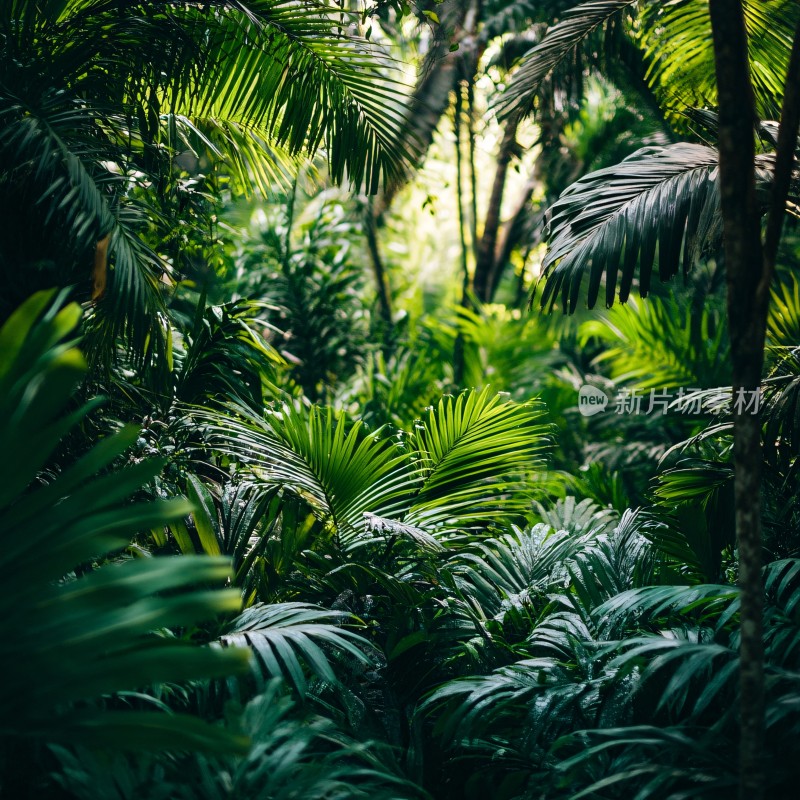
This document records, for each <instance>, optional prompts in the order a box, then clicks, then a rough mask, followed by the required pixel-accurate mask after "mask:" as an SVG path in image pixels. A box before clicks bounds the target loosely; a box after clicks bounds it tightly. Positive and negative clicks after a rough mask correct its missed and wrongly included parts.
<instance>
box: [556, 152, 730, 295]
mask: <svg viewBox="0 0 800 800" xmlns="http://www.w3.org/2000/svg"><path fill="white" fill-rule="evenodd" d="M716 171H717V152H716V150H714V149H712V148H710V147H704V146H702V145H695V144H675V145H671V146H669V147H654V148H643V149H641V150H637V151H636V152H635V153H634V154H633V155H631V156H629V157H628V158H626V159H625V160H624V161H623V162H622V163H621V164H619V165H618V166H614V167H608V168H606V169H602V170H599V171H598V172H594V173H591V174H589V175H587V176H585V177H583V178H581V179H580V180H579V181H578V182H577V183H574V184H573V185H572V186H571V187H570V188H569V189H567V191H566V192H564V194H563V195H562V196H561V197H560V198H559V200H558V201H557V202H556V203H555V204H554V206H553V208H552V218H551V220H550V222H549V248H548V252H547V256H546V257H545V259H544V261H543V264H542V266H543V271H544V274H545V275H546V277H547V282H546V284H545V288H544V291H543V293H542V307H545V306H547V305H548V304H549V305H550V307H552V306H553V304H554V303H555V298H556V296H557V295H558V294H559V292H560V293H561V300H562V305H563V307H564V310H567V309H569V310H570V311H574V310H575V307H576V306H577V303H578V296H579V292H580V287H581V281H582V278H583V275H584V273H586V272H589V293H588V304H589V306H590V307H592V306H593V305H594V303H595V301H596V300H597V295H598V292H599V288H600V281H601V278H602V277H603V274H604V273H605V276H606V292H605V300H606V305H607V306H611V305H612V304H613V302H614V297H615V294H616V289H617V282H618V276H619V299H620V301H621V302H625V300H627V298H628V295H629V294H630V290H631V285H632V283H633V279H634V274H635V270H636V266H637V264H638V265H639V293H640V294H641V295H642V296H643V297H644V296H646V295H647V294H648V292H649V287H650V276H651V270H652V267H653V263H654V262H655V261H656V251H658V265H659V277H660V278H661V279H662V280H668V279H669V278H671V277H673V276H674V275H675V274H677V272H678V271H679V269H681V267H682V268H683V271H684V273H686V272H687V271H688V269H689V268H690V267H691V266H692V264H693V262H694V260H695V259H696V258H697V257H698V256H699V255H700V254H701V253H702V252H703V251H704V250H705V249H706V248H707V247H709V246H711V245H712V244H713V243H714V242H715V241H716V240H717V238H718V237H719V235H720V233H721V229H720V223H719V218H718V213H717V209H718V206H719V193H718V189H717V183H716ZM620 267H621V274H620Z"/></svg>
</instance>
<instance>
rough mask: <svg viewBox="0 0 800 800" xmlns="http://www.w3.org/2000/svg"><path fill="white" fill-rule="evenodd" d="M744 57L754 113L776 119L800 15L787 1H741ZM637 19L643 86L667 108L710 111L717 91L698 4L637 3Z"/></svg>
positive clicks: (707, 27) (702, 7) (703, 7)
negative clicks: (644, 71)
mask: <svg viewBox="0 0 800 800" xmlns="http://www.w3.org/2000/svg"><path fill="white" fill-rule="evenodd" d="M742 6H743V10H744V18H745V25H746V27H747V33H748V49H749V52H750V75H751V79H752V82H753V89H754V93H755V99H756V113H757V114H758V115H759V116H760V117H761V118H762V119H777V118H778V115H779V113H780V107H781V103H782V100H783V91H784V82H785V80H786V74H787V70H788V67H789V53H790V52H791V49H792V35H793V33H794V30H795V28H796V26H797V22H798V20H800V11H799V10H798V7H797V4H796V3H794V2H792V0H771V2H761V0H744V2H743V3H742ZM642 7H643V12H642V15H641V24H642V34H643V35H642V41H641V47H642V48H643V51H644V54H645V59H646V60H647V61H648V62H649V67H648V71H647V80H648V82H649V83H650V84H651V85H652V86H654V87H655V89H656V92H657V94H658V96H659V99H660V101H661V102H662V103H663V104H664V105H665V106H666V107H668V108H670V109H673V110H675V111H680V110H682V109H684V108H700V107H704V106H705V107H714V106H716V104H717V96H716V95H717V87H716V81H715V73H714V56H713V52H712V49H711V48H708V47H705V43H706V42H708V41H710V39H711V17H710V15H709V13H708V4H707V3H705V2H704V1H703V0H677V2H671V3H643V4H642Z"/></svg>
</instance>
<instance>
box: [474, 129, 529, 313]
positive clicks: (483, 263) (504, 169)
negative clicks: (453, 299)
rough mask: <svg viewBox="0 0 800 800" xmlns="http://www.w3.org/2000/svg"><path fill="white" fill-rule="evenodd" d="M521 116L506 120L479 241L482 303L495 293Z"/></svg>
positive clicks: (477, 270) (477, 282)
mask: <svg viewBox="0 0 800 800" xmlns="http://www.w3.org/2000/svg"><path fill="white" fill-rule="evenodd" d="M518 127H519V117H518V116H516V115H514V116H512V117H510V118H509V119H508V121H507V122H506V127H505V130H504V131H503V138H502V140H501V142H500V149H499V151H498V153H497V167H496V169H495V173H494V183H493V184H492V194H491V195H490V197H489V207H488V209H487V210H486V218H485V220H484V223H483V234H482V235H481V238H480V242H479V243H478V254H477V260H476V263H475V278H474V280H473V287H474V289H475V297H476V298H477V299H478V300H479V301H480V302H482V303H487V302H489V299H490V295H491V282H492V281H491V278H492V272H493V270H494V262H495V252H496V250H497V234H498V231H499V230H500V212H501V210H502V206H503V193H504V192H505V188H506V178H507V177H508V165H509V163H510V162H511V157H512V156H513V154H514V148H515V146H516V139H517V128H518Z"/></svg>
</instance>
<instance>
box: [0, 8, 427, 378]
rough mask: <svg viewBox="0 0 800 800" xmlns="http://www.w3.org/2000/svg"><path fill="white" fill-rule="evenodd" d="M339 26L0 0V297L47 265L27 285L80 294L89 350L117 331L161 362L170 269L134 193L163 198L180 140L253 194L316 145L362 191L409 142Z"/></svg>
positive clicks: (399, 166) (17, 295)
mask: <svg viewBox="0 0 800 800" xmlns="http://www.w3.org/2000/svg"><path fill="white" fill-rule="evenodd" d="M352 22H353V18H352V17H351V16H350V15H349V14H348V13H346V12H343V11H342V9H341V8H339V7H336V6H331V5H327V4H325V3H321V2H320V3H317V2H314V3H304V4H297V3H295V2H292V1H290V0H253V2H247V3H243V2H238V0H214V2H211V3H207V4H205V5H201V6H198V5H197V4H191V3H185V2H182V0H164V2H159V3H138V2H137V3H130V2H128V1H127V0H110V1H109V0H86V1H84V0H69V2H66V3H44V4H42V3H33V2H30V0H19V1H18V2H13V3H6V4H4V5H3V9H2V10H0V30H2V31H3V38H2V42H1V43H0V122H1V123H2V125H0V127H2V129H3V135H2V136H0V166H2V167H3V169H2V173H3V179H2V180H0V210H1V211H2V212H3V214H4V216H7V218H8V219H9V220H11V221H12V222H11V224H10V225H9V226H8V227H9V230H15V232H16V234H17V235H15V237H9V236H5V237H0V266H2V268H3V273H4V274H5V273H8V277H9V278H10V279H11V280H10V281H9V283H10V285H11V286H12V287H13V288H14V290H15V291H14V292H13V293H12V298H11V306H12V308H13V305H15V304H16V303H18V302H21V300H22V298H24V297H25V296H26V295H27V294H28V293H30V291H31V289H32V288H37V287H35V286H34V284H35V281H36V280H37V278H36V275H35V272H34V268H35V270H41V269H42V265H43V264H44V265H47V270H48V271H49V273H50V275H49V277H48V278H47V283H46V284H44V285H52V284H55V283H59V284H61V285H72V284H74V285H76V286H77V287H78V292H79V295H80V299H88V297H89V295H90V294H93V295H94V299H95V300H97V303H96V306H95V309H94V314H93V321H92V326H91V328H92V334H93V335H92V340H93V345H94V349H95V353H94V354H93V356H94V357H93V360H94V361H101V362H102V363H105V364H106V365H108V364H109V362H110V361H111V355H110V354H111V353H113V351H114V345H115V342H118V341H119V340H122V341H123V342H124V344H125V345H126V346H127V347H128V348H129V349H130V350H131V351H133V352H134V353H136V354H137V355H138V357H139V360H138V362H137V366H142V365H143V364H152V363H158V364H161V365H162V366H163V361H164V359H165V353H166V350H167V349H168V341H167V340H168V336H167V335H165V334H164V333H163V332H162V331H160V330H159V327H160V326H159V325H154V324H153V323H154V321H155V318H156V317H157V315H158V313H159V311H161V310H162V308H163V303H162V298H161V296H160V295H161V291H162V288H163V287H162V278H164V276H169V274H170V272H171V269H172V267H171V265H170V259H169V258H167V257H165V255H164V254H163V253H161V252H160V250H159V245H158V244H156V245H155V246H154V247H153V246H152V245H153V243H152V242H150V245H151V246H147V245H146V244H145V243H144V241H143V240H142V236H141V235H142V234H143V233H144V232H146V231H147V230H150V231H151V232H152V229H153V228H154V227H155V228H156V229H158V227H159V224H160V223H163V222H164V220H163V219H159V212H158V210H157V209H156V207H155V206H156V205H157V203H155V204H154V203H150V202H148V200H147V197H148V193H149V195H150V196H151V197H152V196H153V195H154V194H163V193H164V186H165V185H167V184H169V183H170V181H171V179H172V177H173V176H174V174H175V171H176V170H177V169H178V164H179V161H180V158H181V157H182V156H184V155H185V154H186V153H190V154H191V153H192V152H193V147H194V148H195V149H200V148H202V149H204V150H205V152H206V154H207V155H209V157H210V159H211V161H214V160H219V159H220V158H221V159H222V160H226V161H227V168H228V170H229V171H230V172H232V173H233V176H234V182H235V183H236V184H237V185H238V186H239V187H240V188H241V187H243V186H245V185H246V184H248V183H255V184H256V185H258V186H260V187H261V188H262V189H265V188H267V185H268V184H269V183H270V176H271V175H274V174H275V173H276V172H280V171H281V170H283V169H284V168H286V167H290V166H291V165H290V164H287V158H292V157H294V156H296V155H297V154H299V153H300V152H303V153H305V154H313V153H314V152H317V151H318V150H320V149H324V150H325V152H326V154H327V156H328V161H329V165H330V171H331V174H332V177H333V178H334V179H335V180H337V181H340V182H341V181H345V180H349V181H350V182H351V183H353V184H354V185H356V186H364V187H366V189H367V190H368V191H373V192H374V191H376V190H377V187H378V185H379V183H380V181H381V180H382V179H384V178H394V177H396V176H397V174H398V173H399V172H400V171H402V170H403V168H404V165H405V164H406V163H407V161H408V158H409V152H410V151H411V150H413V143H411V142H409V141H408V140H407V139H403V137H402V136H401V134H400V130H401V128H402V126H403V121H404V114H405V110H404V96H405V95H404V93H403V90H402V86H401V84H400V83H399V81H398V80H397V78H396V77H393V75H394V76H396V74H397V72H396V70H395V68H394V66H393V64H392V63H391V60H390V59H389V58H388V57H387V56H386V55H385V54H384V53H383V52H382V51H381V50H380V48H378V47H377V46H376V45H375V44H374V43H370V42H368V41H366V40H364V39H362V38H360V37H358V36H357V35H354V34H353V33H352V30H351V27H352V26H351V23H352ZM283 151H286V152H285V153H284V152H283ZM43 231H44V233H45V234H46V235H43ZM107 237H108V238H107ZM93 261H94V277H95V285H94V289H92V287H91V278H92V275H93V272H92V262H93ZM20 269H23V270H24V274H20ZM17 284H21V285H20V286H19V287H17ZM10 310H11V309H10V308H8V309H0V312H2V313H3V314H7V313H9V312H10Z"/></svg>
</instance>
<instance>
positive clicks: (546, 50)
mask: <svg viewBox="0 0 800 800" xmlns="http://www.w3.org/2000/svg"><path fill="white" fill-rule="evenodd" d="M636 1H637V0H591V2H588V3H581V5H578V6H576V7H575V8H572V9H570V10H569V11H567V12H566V13H565V14H564V18H563V19H562V20H561V21H560V22H558V24H556V25H553V26H552V27H551V28H550V29H549V30H548V31H547V34H546V35H545V37H544V39H542V41H541V42H540V43H539V44H538V45H536V47H534V48H533V49H532V50H530V52H529V53H528V54H527V55H526V56H525V58H524V59H523V61H522V63H521V65H520V67H519V69H518V70H517V72H516V73H515V74H514V77H513V78H512V80H511V83H510V84H509V86H508V88H507V89H506V91H505V92H504V93H503V95H502V97H501V100H500V103H499V110H500V113H501V114H504V115H510V114H513V113H527V112H528V111H529V110H530V109H531V108H532V107H533V100H534V98H535V96H536V93H537V92H538V90H539V87H540V85H541V83H542V81H543V80H544V79H545V78H546V77H547V75H548V74H549V73H551V72H552V71H553V70H554V69H555V68H556V67H557V66H558V65H559V63H561V62H563V61H564V60H565V59H567V58H568V57H570V56H571V55H572V54H573V53H574V52H575V50H576V49H577V48H578V47H579V46H580V45H581V44H582V43H583V42H584V41H585V40H586V39H587V38H588V37H589V36H591V34H592V33H593V32H594V31H596V30H597V29H598V28H600V27H601V26H603V25H606V24H607V23H608V22H609V21H610V20H612V19H613V18H614V17H616V16H617V15H619V14H620V13H621V12H622V11H624V10H625V9H627V8H630V7H631V6H633V5H634V4H635V3H636Z"/></svg>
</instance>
